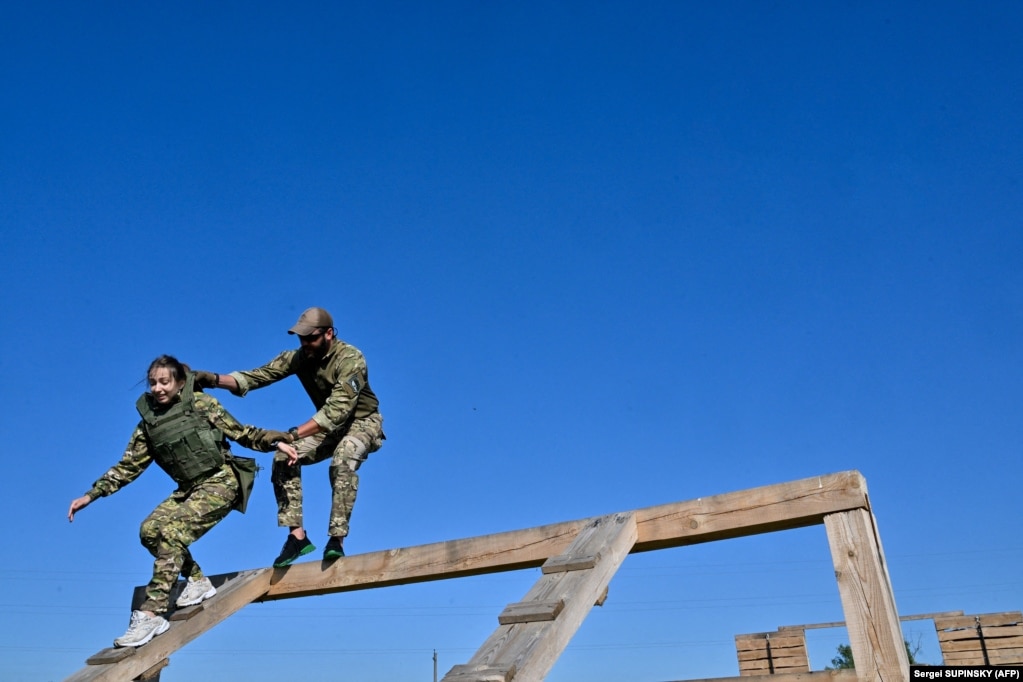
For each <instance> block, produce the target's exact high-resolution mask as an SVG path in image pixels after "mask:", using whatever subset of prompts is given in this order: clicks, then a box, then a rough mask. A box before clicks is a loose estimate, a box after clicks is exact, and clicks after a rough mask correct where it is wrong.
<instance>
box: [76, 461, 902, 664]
mask: <svg viewBox="0 0 1023 682" xmlns="http://www.w3.org/2000/svg"><path fill="white" fill-rule="evenodd" d="M609 519H615V520H614V521H611V520H609ZM618 519H620V520H621V521H620V522H619V521H618ZM820 524H823V525H824V526H825V528H826V530H827V537H828V542H829V545H830V549H831V556H832V560H833V563H834V566H835V574H836V577H837V579H838V583H839V594H840V596H841V600H842V607H843V610H844V612H845V615H846V622H847V623H848V624H849V625H848V627H849V631H850V637H851V640H852V641H851V646H852V650H853V655H854V656H855V658H856V660H857V662H861V667H860V668H858V669H857V671H856V675H855V676H856V678H857V679H858V680H859V681H860V682H882V681H883V682H897V681H900V680H906V679H908V668H909V663H908V659H907V658H906V651H905V646H904V644H903V640H902V633H901V629H900V628H899V622H898V615H897V613H896V610H895V602H894V596H893V594H892V589H891V582H890V580H889V576H888V569H887V566H886V565H885V563H884V553H883V551H882V549H881V544H880V534H879V533H878V531H877V527H876V520H875V519H874V516H873V514H872V512H871V509H870V505H869V500H868V497H867V487H866V481H865V480H864V479H863V477H862V475H860V473H859V472H856V471H847V472H841V473H836V474H829V475H825V476H817V477H813V478H807V479H803V480H799V481H792V482H789V483H782V484H776V485H770V486H764V487H760V488H753V489H749V490H743V491H738V492H732V493H725V494H722V495H715V496H711V497H703V498H699V499H696V500H689V501H685V502H676V503H670V504H664V505H658V506H655V507H647V508H644V509H638V510H634V511H631V512H622V513H620V514H615V515H611V516H607V517H597V518H589V519H581V520H578V521H568V522H563V523H556V524H550V525H546V526H539V527H535V528H527V529H523V530H517V531H509V532H504V533H497V534H493V535H485V536H479V537H475V538H467V539H462V540H453V541H448V542H439V543H433V544H428V545H420V546H417V547H407V548H401V549H391V550H384V551H379V552H370V553H366V554H358V555H352V556H348V557H345V558H343V559H340V560H337V561H335V562H332V563H321V562H314V561H310V562H303V563H299V564H293V565H292V566H289V567H287V568H284V569H268V568H264V569H258V570H255V571H247V572H244V573H241V574H231V575H233V576H235V577H234V578H232V580H230V581H228V582H227V583H225V588H224V589H222V590H220V591H219V592H218V594H217V595H216V596H215V597H213V598H212V599H210V600H208V601H207V602H205V603H204V604H203V605H202V606H203V609H202V611H201V612H199V613H197V614H193V617H191V618H189V619H187V620H183V621H177V620H175V621H173V622H172V623H171V628H170V629H169V630H168V631H167V632H166V633H164V634H163V635H160V636H159V637H157V638H155V639H154V640H153V641H152V642H150V643H149V644H146V645H145V646H144V647H140V648H139V649H138V650H136V652H135V653H134V654H133V655H130V656H127V657H125V658H123V659H121V660H118V661H114V662H109V663H102V664H99V665H92V666H88V667H86V668H85V669H83V670H82V671H79V673H77V674H76V675H73V676H72V677H69V678H67V679H68V680H69V681H75V682H79V681H84V680H90V681H91V680H124V681H127V680H133V679H135V678H137V677H138V676H139V675H142V674H145V673H147V671H151V670H153V669H154V668H155V667H156V666H160V665H163V664H165V663H164V662H165V660H166V659H167V657H168V656H169V655H170V654H171V653H173V652H174V651H176V650H177V649H179V648H180V647H182V646H184V645H185V644H187V643H188V642H190V641H191V640H192V639H194V638H195V637H197V636H198V635H199V634H201V633H202V632H204V631H205V630H208V629H209V628H211V627H213V626H214V625H216V624H217V623H219V622H220V621H222V620H223V619H224V618H226V617H227V616H229V615H231V614H232V613H234V612H236V611H237V610H239V609H240V608H242V607H243V606H245V604H248V603H250V602H254V601H270V600H276V599H292V598H297V597H303V596H310V595H317V594H330V593H335V592H345V591H352V590H361V589H369V588H376V587H385V586H390V585H402V584H409V583H416V582H425V581H432V580H444V579H450V578H458V577H464V576H472V575H481V574H487V573H495V572H501V571H512V570H520V569H525V568H538V567H543V566H544V565H545V564H546V565H547V569H544V570H545V573H544V574H543V577H542V578H541V579H540V581H538V583H537V584H536V586H534V588H533V590H531V591H530V592H529V594H527V595H526V598H525V600H524V605H523V603H520V604H519V605H513V607H512V608H510V609H508V610H506V611H505V614H504V620H505V622H501V620H500V618H499V619H498V629H497V631H496V632H495V633H494V635H493V636H492V637H491V638H490V639H488V640H487V642H486V643H485V644H484V645H483V647H481V648H480V650H479V651H478V652H477V654H476V656H474V657H473V659H472V660H471V661H469V662H467V663H466V664H464V665H461V666H455V667H454V668H453V669H452V671H451V672H450V673H449V677H448V678H446V679H447V680H448V682H456V681H457V682H492V681H494V680H500V681H501V682H510V681H511V680H514V681H515V682H525V681H527V680H540V679H543V676H544V675H546V673H547V671H548V670H549V669H550V666H552V665H553V664H554V662H555V661H556V660H557V658H558V656H560V654H561V652H562V651H563V650H564V648H565V647H566V646H567V645H568V642H569V639H570V637H571V635H572V633H574V632H575V630H576V628H578V626H579V623H581V622H582V620H583V618H584V617H585V615H586V613H587V612H588V611H589V609H590V607H591V606H592V605H593V604H594V602H596V601H600V600H602V599H603V597H604V596H605V594H606V587H607V582H608V581H610V579H611V577H612V576H613V575H614V573H615V571H616V570H617V569H618V567H619V566H620V565H621V561H622V559H623V558H624V556H625V555H626V554H628V553H634V552H647V551H655V550H659V549H667V548H671V547H682V546H687V545H693V544H699V543H704V542H712V541H718V540H725V539H730V538H737V537H744V536H749V535H756V534H761V533H768V532H775V531H780V530H788V529H793V528H803V527H807V526H812V525H820ZM628 529H632V530H628ZM566 568H568V569H573V568H574V569H575V570H564V569H566ZM573 574H576V575H573ZM552 576H553V577H552ZM215 578H218V579H219V578H220V577H211V579H215ZM215 582H216V581H215ZM234 583H237V585H236V586H235V587H234V588H233V589H232V588H231V586H232V584H234ZM527 611H529V612H531V615H530V616H529V619H527V620H528V622H526V623H521V622H518V621H517V620H516V617H517V616H521V615H522V613H524V612H527ZM542 613H543V614H545V617H548V618H550V619H552V620H549V621H537V620H532V618H536V617H539V616H540V615H541V614H542ZM513 621H515V622H513ZM552 624H553V625H552ZM527 630H528V631H530V632H531V633H532V634H531V635H530V636H531V637H534V638H535V640H534V641H532V643H529V644H527V643H526V639H527V638H525V637H523V638H521V639H520V641H518V642H517V643H515V642H513V643H507V644H506V643H502V644H500V645H498V644H497V642H498V641H499V640H501V641H505V640H507V639H508V638H512V639H515V638H516V637H517V634H516V633H518V632H524V631H527ZM100 669H101V670H100ZM156 674H157V676H158V675H159V669H158V668H157V669H156ZM793 674H794V675H799V676H800V677H806V676H807V675H809V676H828V673H827V672H825V673H806V674H798V673H793ZM830 677H831V678H832V679H834V678H835V676H834V675H830ZM845 677H847V676H842V677H840V679H845ZM150 679H155V678H150ZM719 679H720V678H719ZM736 679H738V678H736ZM753 679H754V678H751V677H743V678H742V680H743V682H753ZM773 679H774V680H775V682H777V677H776V676H775V677H774V678H773Z"/></svg>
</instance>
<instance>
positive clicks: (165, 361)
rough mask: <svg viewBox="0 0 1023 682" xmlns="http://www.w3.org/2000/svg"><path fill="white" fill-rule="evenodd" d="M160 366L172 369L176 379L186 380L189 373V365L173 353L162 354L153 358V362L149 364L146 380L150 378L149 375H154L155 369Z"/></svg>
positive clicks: (171, 371)
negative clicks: (180, 360)
mask: <svg viewBox="0 0 1023 682" xmlns="http://www.w3.org/2000/svg"><path fill="white" fill-rule="evenodd" d="M160 368H166V369H168V370H170V373H171V376H172V377H173V378H174V381H184V380H185V375H186V374H188V371H189V370H188V365H186V364H184V363H181V362H179V361H178V359H177V358H176V357H174V356H173V355H161V356H160V357H158V358H157V359H155V360H153V362H151V363H150V364H149V369H148V370H146V380H147V381H148V380H149V377H151V376H152V375H153V371H154V370H157V369H160Z"/></svg>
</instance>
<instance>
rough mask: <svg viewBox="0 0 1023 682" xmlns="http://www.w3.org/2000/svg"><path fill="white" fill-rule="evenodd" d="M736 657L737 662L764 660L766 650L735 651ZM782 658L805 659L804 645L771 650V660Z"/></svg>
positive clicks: (765, 658)
mask: <svg viewBox="0 0 1023 682" xmlns="http://www.w3.org/2000/svg"><path fill="white" fill-rule="evenodd" d="M736 657H737V658H738V660H739V662H740V663H741V662H743V661H766V660H767V652H766V651H739V652H736ZM782 658H803V659H806V647H801V648H796V647H792V648H790V649H781V650H779V651H775V650H773V649H772V650H771V660H773V661H778V660H781V659H782Z"/></svg>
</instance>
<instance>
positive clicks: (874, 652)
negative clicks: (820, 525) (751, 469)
mask: <svg viewBox="0 0 1023 682" xmlns="http://www.w3.org/2000/svg"><path fill="white" fill-rule="evenodd" d="M824 527H825V529H826V531H827V535H828V544H829V545H830V548H831V560H832V563H833V564H834V565H835V577H836V578H837V580H838V592H839V595H840V596H841V598H842V609H843V611H844V612H845V622H846V623H847V629H848V632H849V639H850V647H851V648H852V653H853V657H854V658H855V659H856V666H857V667H856V673H857V676H858V677H859V679H860V682H891V681H892V680H907V679H909V658H908V656H907V655H906V645H905V641H904V640H903V637H902V629H901V627H900V625H899V616H898V611H897V610H896V608H895V596H894V594H893V593H892V588H891V580H890V579H889V577H888V569H887V567H886V566H885V562H884V553H883V550H882V549H881V540H880V537H879V535H878V533H877V532H876V521H875V519H874V518H873V514H871V513H870V511H869V510H867V509H855V510H852V511H847V512H841V513H837V514H830V515H828V516H826V517H825V518H824Z"/></svg>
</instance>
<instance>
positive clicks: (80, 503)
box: [67, 495, 92, 521]
mask: <svg viewBox="0 0 1023 682" xmlns="http://www.w3.org/2000/svg"><path fill="white" fill-rule="evenodd" d="M91 503H92V498H91V497H89V496H88V495H82V496H81V497H76V498H75V499H73V500H71V506H70V507H68V510H67V520H68V521H74V520H75V512H76V511H79V510H81V509H85V508H86V507H88V506H89V505H90V504H91Z"/></svg>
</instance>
